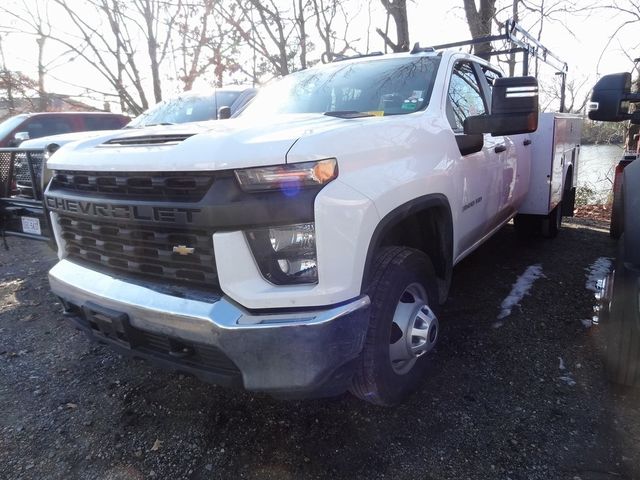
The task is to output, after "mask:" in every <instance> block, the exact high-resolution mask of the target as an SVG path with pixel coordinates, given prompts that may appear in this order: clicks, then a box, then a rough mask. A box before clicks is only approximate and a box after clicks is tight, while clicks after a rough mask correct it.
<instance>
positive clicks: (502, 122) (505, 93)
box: [464, 77, 538, 136]
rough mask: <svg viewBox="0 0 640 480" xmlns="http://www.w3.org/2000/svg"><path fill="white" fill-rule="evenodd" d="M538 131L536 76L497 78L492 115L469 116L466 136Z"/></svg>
mask: <svg viewBox="0 0 640 480" xmlns="http://www.w3.org/2000/svg"><path fill="white" fill-rule="evenodd" d="M537 129H538V80H536V78H535V77H510V78H498V79H496V81H495V83H494V85H493V94H492V96H491V115H476V116H471V117H467V118H466V119H465V121H464V133H465V134H468V135H473V134H479V133H491V134H492V135H494V136H497V135H517V134H520V133H532V132H535V131H536V130H537Z"/></svg>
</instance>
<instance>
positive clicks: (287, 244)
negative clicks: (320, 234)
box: [246, 223, 318, 285]
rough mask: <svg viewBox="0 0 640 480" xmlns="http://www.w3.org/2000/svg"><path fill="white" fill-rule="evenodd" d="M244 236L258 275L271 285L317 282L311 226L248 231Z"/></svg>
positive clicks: (287, 226)
mask: <svg viewBox="0 0 640 480" xmlns="http://www.w3.org/2000/svg"><path fill="white" fill-rule="evenodd" d="M246 235H247V239H248V240H249V245H250V246H251V251H252V252H253V256H254V258H255V260H256V263H257V264H258V267H259V268H260V271H261V272H262V275H263V276H264V277H265V278H266V279H267V280H268V281H270V282H271V283H274V284H276V285H289V284H299V283H316V282H317V281H318V268H317V259H316V238H315V224H313V223H299V224H296V225H285V226H282V227H270V228H261V229H255V230H248V231H247V232H246Z"/></svg>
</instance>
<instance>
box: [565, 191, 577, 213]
mask: <svg viewBox="0 0 640 480" xmlns="http://www.w3.org/2000/svg"><path fill="white" fill-rule="evenodd" d="M575 205H576V187H572V188H570V189H568V190H565V191H564V195H563V196H562V216H563V217H573V210H574V208H575Z"/></svg>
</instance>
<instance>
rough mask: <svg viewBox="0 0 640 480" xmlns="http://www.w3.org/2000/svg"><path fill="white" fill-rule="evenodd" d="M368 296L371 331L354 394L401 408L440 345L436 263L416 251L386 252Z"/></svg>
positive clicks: (376, 267) (378, 261)
mask: <svg viewBox="0 0 640 480" xmlns="http://www.w3.org/2000/svg"><path fill="white" fill-rule="evenodd" d="M367 293H368V294H369V297H370V299H371V307H370V317H369V330H368V332H367V337H366V340H365V346H364V349H363V351H362V354H361V355H360V358H359V359H358V365H357V368H356V373H355V375H354V378H353V382H352V386H351V389H350V391H351V393H352V394H353V395H355V396H356V397H358V398H360V399H362V400H365V401H367V402H370V403H373V404H375V405H384V406H390V405H395V404H397V403H399V402H400V401H402V400H403V399H404V398H406V397H407V396H408V395H409V394H410V393H412V392H413V391H415V390H416V389H417V388H418V387H419V385H420V383H421V381H422V380H423V378H424V375H425V371H426V368H427V366H428V364H429V358H428V357H429V354H428V352H429V351H430V350H431V349H432V348H433V347H434V346H435V344H436V341H437V335H438V320H437V317H436V316H435V314H434V313H433V310H432V309H434V308H436V307H437V301H438V290H437V285H436V277H435V273H434V269H433V265H432V263H431V260H430V259H429V257H428V256H427V255H425V254H424V253H423V252H421V251H419V250H415V249H413V248H408V247H385V248H382V249H380V251H379V252H378V254H377V255H376V258H375V260H374V268H373V275H372V278H371V281H370V283H369V286H368V288H367Z"/></svg>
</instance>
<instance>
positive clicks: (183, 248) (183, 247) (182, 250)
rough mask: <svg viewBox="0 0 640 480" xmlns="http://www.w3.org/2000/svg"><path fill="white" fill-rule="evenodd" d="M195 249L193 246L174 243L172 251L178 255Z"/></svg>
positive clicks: (189, 252)
mask: <svg viewBox="0 0 640 480" xmlns="http://www.w3.org/2000/svg"><path fill="white" fill-rule="evenodd" d="M195 251H196V249H195V248H191V247H187V246H186V245H176V246H175V247H173V253H177V254H178V255H191V254H192V253H193V252H195Z"/></svg>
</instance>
